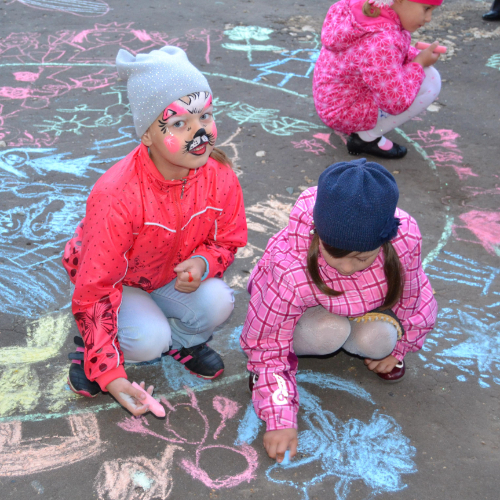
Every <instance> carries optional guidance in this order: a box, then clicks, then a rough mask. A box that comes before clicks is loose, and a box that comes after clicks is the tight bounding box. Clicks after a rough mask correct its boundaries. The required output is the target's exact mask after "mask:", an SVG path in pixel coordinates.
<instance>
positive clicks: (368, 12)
mask: <svg viewBox="0 0 500 500" xmlns="http://www.w3.org/2000/svg"><path fill="white" fill-rule="evenodd" d="M363 14H364V15H365V16H367V17H378V16H380V9H379V8H378V7H376V6H375V5H372V4H371V3H370V2H369V1H368V0H366V2H365V3H364V4H363Z"/></svg>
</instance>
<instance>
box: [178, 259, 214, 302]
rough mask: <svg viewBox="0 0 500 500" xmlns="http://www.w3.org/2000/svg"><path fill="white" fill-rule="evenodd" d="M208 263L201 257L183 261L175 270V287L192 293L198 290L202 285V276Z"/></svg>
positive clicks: (180, 290)
mask: <svg viewBox="0 0 500 500" xmlns="http://www.w3.org/2000/svg"><path fill="white" fill-rule="evenodd" d="M206 269H207V264H206V263H205V261H204V260H203V259H202V258H200V257H195V258H194V259H188V260H185V261H184V262H181V263H180V264H179V265H178V266H177V267H175V268H174V271H175V272H176V273H177V279H176V280H175V289H176V290H177V291H179V292H183V293H191V292H194V291H195V290H198V287H199V286H200V285H201V278H202V277H203V275H204V274H205V271H206Z"/></svg>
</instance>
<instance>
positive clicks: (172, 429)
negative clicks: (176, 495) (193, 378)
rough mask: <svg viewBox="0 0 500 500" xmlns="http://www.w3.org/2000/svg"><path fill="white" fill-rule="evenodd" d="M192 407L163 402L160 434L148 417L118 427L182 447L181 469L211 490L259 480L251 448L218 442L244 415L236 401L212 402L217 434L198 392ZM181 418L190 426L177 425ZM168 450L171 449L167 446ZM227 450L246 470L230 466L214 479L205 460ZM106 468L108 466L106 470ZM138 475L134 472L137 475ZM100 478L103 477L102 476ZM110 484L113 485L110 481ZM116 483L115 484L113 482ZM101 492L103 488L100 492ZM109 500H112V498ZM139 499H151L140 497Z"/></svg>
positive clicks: (220, 398) (192, 395)
mask: <svg viewBox="0 0 500 500" xmlns="http://www.w3.org/2000/svg"><path fill="white" fill-rule="evenodd" d="M186 390H187V391H188V396H189V399H190V401H189V402H188V403H177V404H175V405H172V404H171V403H170V402H169V401H168V400H166V399H164V398H163V399H162V402H163V403H164V404H165V405H166V406H167V415H166V417H165V423H164V431H163V432H162V433H161V434H160V433H157V432H155V431H153V430H152V429H151V428H150V427H149V424H148V421H147V419H146V418H145V417H138V418H135V417H132V418H127V419H125V420H123V421H122V422H120V423H119V424H118V426H119V427H121V428H122V429H123V430H125V431H127V432H132V433H136V434H140V435H141V436H143V437H148V436H150V437H152V438H154V441H152V442H157V441H158V440H159V441H165V442H167V443H175V444H176V445H180V447H179V448H178V450H182V451H185V453H183V455H184V456H185V457H186V458H182V459H181V460H180V466H181V468H182V469H183V470H184V471H185V472H186V473H187V474H189V475H190V476H191V477H192V478H193V479H196V480H198V481H200V482H202V483H203V484H205V486H207V487H208V488H212V489H221V488H234V487H235V486H238V485H239V484H241V483H242V482H250V481H251V480H252V479H254V478H255V471H256V469H257V466H258V456H257V452H256V451H255V450H254V448H252V447H251V446H250V445H248V444H246V443H242V444H241V445H233V446H227V445H222V444H217V443H216V441H217V439H218V438H219V437H220V434H221V433H222V432H223V430H224V428H225V426H226V423H227V421H228V420H231V419H233V418H235V416H236V415H237V413H238V412H239V411H240V405H239V404H238V403H236V402H235V401H233V400H231V399H229V398H226V397H223V396H215V397H214V398H213V399H212V406H213V408H214V410H215V411H216V412H217V413H218V414H219V423H218V425H217V427H216V428H215V430H214V429H213V427H214V426H211V424H210V422H209V418H208V416H207V414H206V413H205V412H204V411H203V410H202V409H201V408H200V406H199V403H198V399H197V398H196V395H195V393H194V392H192V391H191V390H189V389H186ZM185 410H188V411H189V420H188V421H186V419H185V418H182V415H185V413H184V411H185ZM179 418H180V419H182V420H183V421H184V422H186V424H187V425H182V426H179V425H175V423H174V422H175V421H176V419H177V422H178V421H179ZM192 420H196V423H195V424H192V425H190V423H191V421H192ZM210 442H211V443H212V444H209V443H210ZM167 446H168V445H167ZM217 449H223V450H225V451H226V452H232V453H236V454H238V455H240V456H241V457H243V459H244V460H245V462H246V466H245V469H244V470H234V469H233V470H231V464H228V467H227V470H226V474H224V475H222V476H220V477H218V478H212V477H210V476H209V474H208V473H207V471H206V470H205V469H203V467H202V465H201V457H202V455H203V456H204V463H205V464H206V463H208V462H207V461H206V460H207V455H208V456H210V455H211V454H212V452H213V451H214V450H217ZM139 460H140V461H144V460H147V459H146V457H140V458H139ZM104 467H105V466H104ZM231 472H232V473H231ZM134 473H135V472H132V474H134ZM98 477H99V476H98ZM152 481H153V482H154V478H151V477H150V478H149V482H148V484H154V483H152ZM108 482H109V481H108ZM111 482H112V481H111ZM97 490H98V491H101V489H100V487H98V488H97ZM143 490H144V494H145V495H147V491H148V489H147V488H143ZM105 498H109V499H112V498H114V497H112V496H108V497H105ZM138 498H149V497H147V496H145V497H142V496H141V497H138Z"/></svg>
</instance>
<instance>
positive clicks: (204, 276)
mask: <svg viewBox="0 0 500 500" xmlns="http://www.w3.org/2000/svg"><path fill="white" fill-rule="evenodd" d="M195 257H199V258H200V259H203V260H204V261H205V264H206V265H207V270H206V271H205V274H204V275H203V276H202V277H201V281H203V280H206V279H207V276H208V273H209V272H210V264H209V263H208V260H207V259H206V258H205V257H203V255H193V256H192V257H191V258H192V259H194V258H195Z"/></svg>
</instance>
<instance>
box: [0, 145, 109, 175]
mask: <svg viewBox="0 0 500 500" xmlns="http://www.w3.org/2000/svg"><path fill="white" fill-rule="evenodd" d="M55 151H57V150H56V149H55V148H13V149H7V150H5V151H3V152H2V153H1V154H0V176H2V177H4V176H5V174H11V175H13V176H15V177H17V178H19V179H30V177H31V176H32V175H33V174H34V173H35V174H37V175H47V174H48V173H52V172H60V173H65V174H73V175H76V176H77V177H88V175H87V173H88V171H89V170H90V171H93V172H97V173H100V174H103V173H104V170H101V169H98V168H95V167H92V166H90V165H91V163H92V161H93V159H94V158H95V157H94V156H93V155H92V156H84V157H81V158H67V156H69V155H70V154H71V153H60V154H52V155H43V156H42V153H53V152H55ZM35 156H36V157H35ZM2 171H3V172H2Z"/></svg>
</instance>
